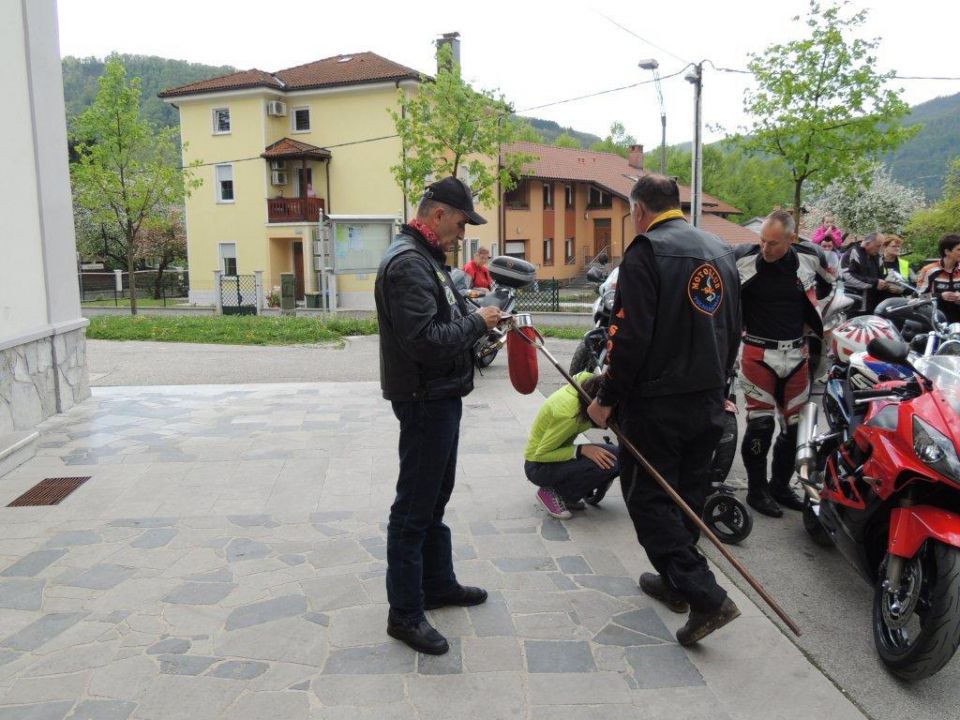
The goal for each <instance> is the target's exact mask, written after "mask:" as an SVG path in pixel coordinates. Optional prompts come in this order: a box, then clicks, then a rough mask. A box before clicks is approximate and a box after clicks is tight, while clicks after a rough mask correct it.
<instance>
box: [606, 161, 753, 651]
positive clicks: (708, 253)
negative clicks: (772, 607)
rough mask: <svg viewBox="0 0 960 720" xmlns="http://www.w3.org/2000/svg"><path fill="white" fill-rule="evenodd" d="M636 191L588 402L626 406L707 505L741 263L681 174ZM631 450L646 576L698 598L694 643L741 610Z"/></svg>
mask: <svg viewBox="0 0 960 720" xmlns="http://www.w3.org/2000/svg"><path fill="white" fill-rule="evenodd" d="M630 201H631V215H632V217H633V222H634V227H635V229H636V233H637V237H636V238H635V239H634V241H633V243H631V245H630V247H628V248H627V250H626V252H625V253H624V257H623V262H622V264H621V266H620V279H619V282H618V285H617V296H616V300H615V301H614V308H613V314H614V318H613V322H612V323H611V326H610V347H609V362H610V365H609V368H608V370H607V372H606V373H605V375H604V379H603V382H602V384H601V387H600V391H599V393H598V395H597V399H596V400H595V401H594V402H593V403H592V404H591V405H590V408H589V414H590V417H591V419H592V420H593V421H594V422H595V423H596V424H597V425H599V426H600V427H606V425H607V423H608V421H609V420H610V419H611V416H612V415H613V413H614V412H615V413H616V421H617V423H618V425H619V430H620V432H621V433H622V434H623V435H625V436H626V437H627V438H629V440H631V441H632V443H633V444H634V445H635V446H636V447H637V449H639V451H640V453H642V454H643V455H644V456H645V457H646V459H647V460H648V461H649V462H650V464H651V465H652V466H654V467H655V468H657V470H659V472H660V473H661V474H662V476H663V478H664V479H665V480H666V482H667V483H668V484H669V485H670V486H671V487H672V488H673V489H675V490H676V491H677V492H678V493H679V495H680V496H681V497H682V498H683V499H684V500H685V501H686V503H687V504H688V505H690V507H691V508H692V509H693V510H694V511H695V512H697V513H699V512H700V511H701V510H702V509H703V502H704V499H705V497H706V494H707V489H708V482H709V481H708V472H707V471H708V467H709V462H710V458H711V456H712V454H713V451H714V449H715V447H716V445H717V442H718V441H719V439H720V436H721V433H722V427H723V399H724V388H725V385H726V382H727V377H728V374H729V372H730V370H731V368H732V366H733V363H734V361H735V359H736V355H737V350H738V346H739V341H740V295H739V282H738V276H737V269H736V264H735V262H734V257H733V252H732V250H731V249H730V248H729V247H728V246H727V245H726V244H724V243H723V242H722V241H721V240H720V239H719V238H717V237H716V236H714V235H711V234H709V233H706V232H703V231H702V230H699V229H697V228H694V227H691V226H690V225H689V224H688V223H687V222H686V221H685V220H684V217H683V214H682V212H681V211H680V195H679V189H678V187H677V184H676V182H674V181H673V180H671V179H669V178H666V177H664V176H662V175H645V176H643V177H641V178H640V179H639V180H638V181H637V183H636V185H635V186H634V188H633V190H632V192H631V194H630ZM620 461H621V468H622V472H621V475H620V482H621V487H622V490H623V497H624V501H625V502H626V505H627V509H628V511H629V513H630V518H631V520H632V521H633V524H634V528H635V529H636V532H637V538H638V539H639V541H640V544H641V545H643V548H644V550H645V551H646V553H647V557H648V558H649V559H650V562H651V563H652V564H653V566H654V568H655V569H656V570H657V573H658V574H654V573H644V574H643V575H642V576H641V577H640V588H641V589H642V590H643V591H644V592H645V593H647V594H648V595H650V596H652V597H654V598H656V599H658V600H660V601H662V602H664V603H665V604H666V605H667V607H669V608H670V609H671V610H673V611H675V612H687V610H688V609H689V611H690V616H689V618H688V620H687V623H686V625H684V626H683V627H682V628H681V629H680V630H678V631H677V640H678V641H679V642H680V644H682V645H692V644H693V643H696V642H697V641H698V640H701V639H702V638H704V637H706V636H707V635H709V634H710V633H711V632H713V631H714V630H717V629H718V628H720V627H722V626H723V625H726V624H727V623H729V622H731V621H732V620H734V619H735V618H737V617H738V616H739V615H740V610H739V609H738V608H737V606H736V604H735V603H734V602H733V601H732V600H731V599H730V598H729V597H727V593H726V591H725V590H724V589H723V588H721V587H720V586H719V585H718V584H717V581H716V578H715V577H714V576H713V573H712V572H711V571H710V568H709V566H708V564H707V561H706V558H705V557H704V556H703V555H702V554H701V553H700V551H699V550H698V549H697V547H696V543H697V540H698V538H699V530H698V529H697V527H696V526H695V525H694V524H693V523H692V522H691V521H690V520H689V519H688V518H687V517H686V516H685V515H684V514H683V513H682V512H681V510H680V509H679V507H678V506H677V505H676V504H675V503H674V502H673V500H671V499H670V497H669V495H668V494H667V493H666V492H665V491H664V490H663V489H662V488H661V487H660V485H659V484H658V483H657V482H655V481H654V479H653V478H652V477H651V476H650V475H649V473H648V472H647V471H646V469H645V468H644V467H643V466H642V465H640V464H639V463H638V461H637V460H636V459H635V458H634V457H633V455H632V454H631V453H628V452H622V453H621V457H620Z"/></svg>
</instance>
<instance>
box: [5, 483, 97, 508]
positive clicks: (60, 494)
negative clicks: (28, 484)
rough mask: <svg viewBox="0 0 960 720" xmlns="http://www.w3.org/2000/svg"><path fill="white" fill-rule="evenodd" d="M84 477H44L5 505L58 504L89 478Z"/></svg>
mask: <svg viewBox="0 0 960 720" xmlns="http://www.w3.org/2000/svg"><path fill="white" fill-rule="evenodd" d="M90 477H91V476H90V475H87V476H86V477H62V478H46V479H45V480H41V481H40V482H38V483H37V484H36V485H34V486H33V487H32V488H30V489H29V490H27V491H26V492H25V493H24V494H23V495H21V496H20V497H18V498H17V499H16V500H14V501H13V502H12V503H10V504H9V505H7V507H27V506H36V505H59V504H60V501H61V500H63V499H64V498H65V497H67V495H69V494H70V493H72V492H73V491H74V490H76V489H77V488H78V487H80V486H81V485H83V484H84V483H85V482H86V481H87V480H89V479H90Z"/></svg>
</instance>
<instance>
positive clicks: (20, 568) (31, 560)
mask: <svg viewBox="0 0 960 720" xmlns="http://www.w3.org/2000/svg"><path fill="white" fill-rule="evenodd" d="M66 554H67V551H66V550H65V549H56V550H37V551H35V552H32V553H30V554H29V555H25V556H24V557H22V558H20V559H19V560H17V562H15V563H14V564H13V565H11V566H10V567H8V568H7V569H6V570H4V571H3V572H2V573H0V575H3V576H4V577H33V576H34V575H36V574H37V573H39V572H40V571H42V570H45V569H46V568H47V567H49V566H50V565H51V564H52V563H53V562H55V561H57V560H59V559H60V558H62V557H63V556H64V555H66Z"/></svg>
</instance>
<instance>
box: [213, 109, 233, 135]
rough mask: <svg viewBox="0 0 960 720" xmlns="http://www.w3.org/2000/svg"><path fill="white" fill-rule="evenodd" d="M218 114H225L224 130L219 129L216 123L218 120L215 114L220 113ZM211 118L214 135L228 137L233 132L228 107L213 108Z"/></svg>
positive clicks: (231, 117)
mask: <svg viewBox="0 0 960 720" xmlns="http://www.w3.org/2000/svg"><path fill="white" fill-rule="evenodd" d="M220 112H225V113H227V129H226V130H221V129H220V123H219V122H218V121H219V118H218V117H217V113H220ZM212 116H213V134H214V135H229V134H230V133H231V132H233V116H232V115H231V113H230V108H229V107H217V108H214V109H213V112H212Z"/></svg>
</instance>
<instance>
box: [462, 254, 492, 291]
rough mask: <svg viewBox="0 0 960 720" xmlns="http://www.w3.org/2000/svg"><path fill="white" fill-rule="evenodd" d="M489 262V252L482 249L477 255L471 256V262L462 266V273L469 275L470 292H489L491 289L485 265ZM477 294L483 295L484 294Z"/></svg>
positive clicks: (490, 281) (490, 280) (490, 279)
mask: <svg viewBox="0 0 960 720" xmlns="http://www.w3.org/2000/svg"><path fill="white" fill-rule="evenodd" d="M489 262H490V251H489V250H487V249H486V248H483V247H482V248H480V249H478V250H477V254H476V255H474V256H473V260H471V261H470V262H468V263H467V264H466V265H464V266H463V271H464V272H465V273H466V274H467V275H469V276H470V279H471V280H472V281H473V283H472V288H471V289H472V290H485V291H489V290H490V289H492V288H493V278H492V277H490V271H489V270H487V263H489ZM479 294H484V295H485V294H486V292H484V293H479Z"/></svg>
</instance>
